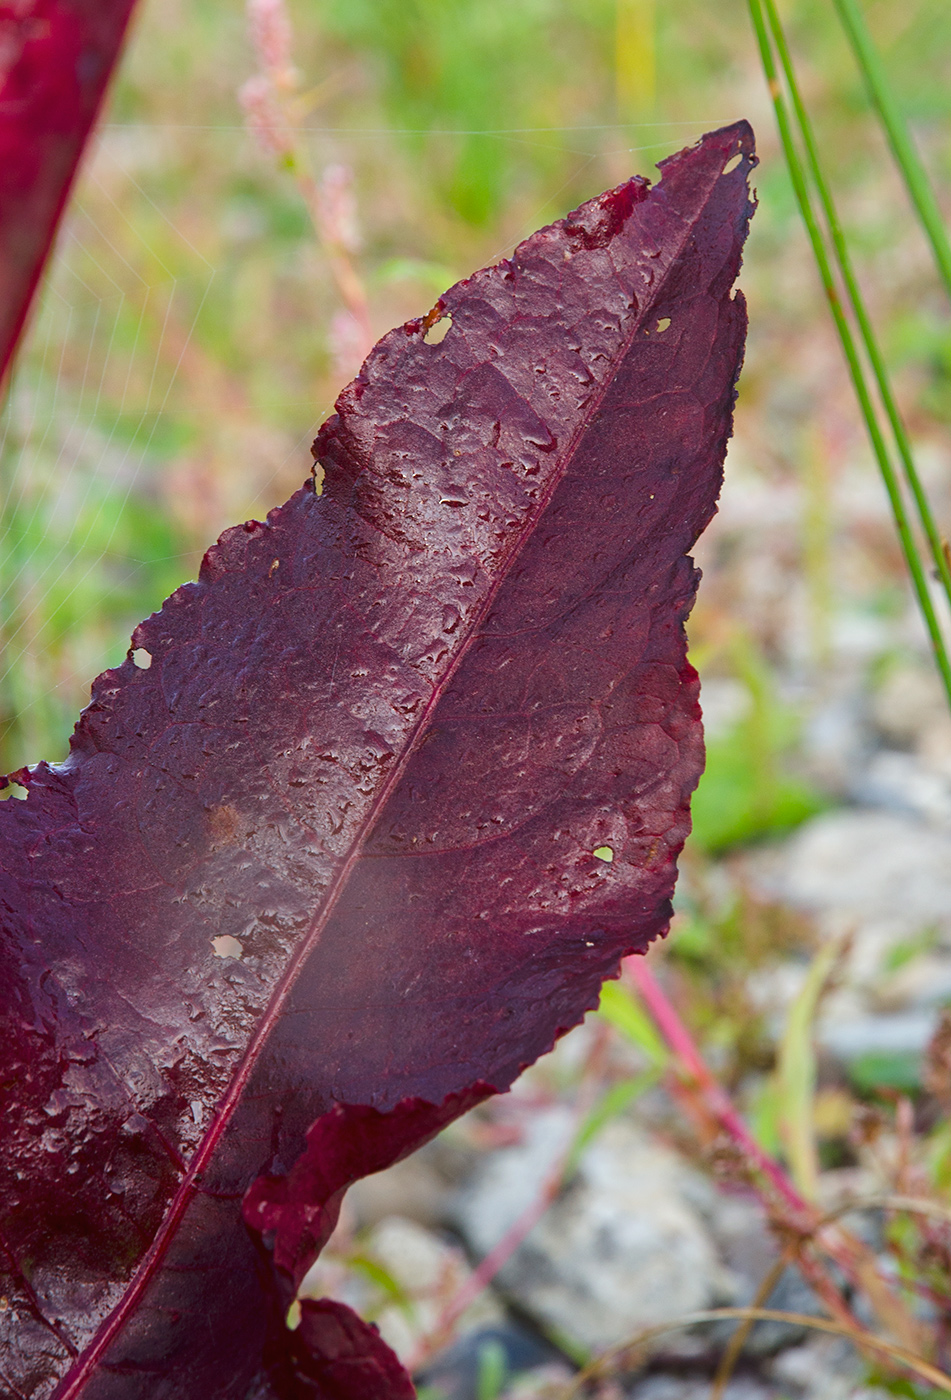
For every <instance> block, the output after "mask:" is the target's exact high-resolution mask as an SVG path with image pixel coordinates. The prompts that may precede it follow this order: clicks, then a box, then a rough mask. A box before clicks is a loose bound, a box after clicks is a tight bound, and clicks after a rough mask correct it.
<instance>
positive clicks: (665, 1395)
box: [625, 1372, 770, 1400]
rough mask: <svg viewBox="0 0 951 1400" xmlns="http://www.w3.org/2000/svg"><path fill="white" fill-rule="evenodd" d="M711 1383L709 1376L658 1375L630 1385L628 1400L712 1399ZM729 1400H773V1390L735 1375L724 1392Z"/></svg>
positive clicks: (758, 1382) (761, 1383)
mask: <svg viewBox="0 0 951 1400" xmlns="http://www.w3.org/2000/svg"><path fill="white" fill-rule="evenodd" d="M710 1389H711V1386H710V1381H709V1379H708V1378H707V1377H705V1376H676V1375H669V1374H665V1373H664V1372H657V1373H655V1374H653V1375H648V1376H643V1377H641V1378H640V1379H639V1380H637V1381H635V1382H634V1384H633V1385H628V1387H627V1389H626V1391H625V1394H626V1396H627V1400H710ZM724 1395H725V1400H769V1396H770V1391H769V1388H768V1387H767V1386H765V1385H764V1384H763V1382H762V1381H759V1380H755V1379H754V1378H753V1377H752V1376H732V1377H731V1378H730V1382H729V1384H728V1385H727V1388H726V1390H725V1392H724Z"/></svg>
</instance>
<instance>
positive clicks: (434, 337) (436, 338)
mask: <svg viewBox="0 0 951 1400" xmlns="http://www.w3.org/2000/svg"><path fill="white" fill-rule="evenodd" d="M451 326H452V317H451V316H450V315H448V314H447V315H445V316H440V317H439V319H438V320H437V321H433V323H432V325H430V326H427V327H426V330H425V332H424V333H423V339H424V340H425V342H426V344H427V345H438V344H439V342H440V341H441V340H445V339H446V336H447V335H448V334H449V330H450V328H451Z"/></svg>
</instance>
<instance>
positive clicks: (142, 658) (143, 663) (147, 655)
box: [132, 647, 152, 671]
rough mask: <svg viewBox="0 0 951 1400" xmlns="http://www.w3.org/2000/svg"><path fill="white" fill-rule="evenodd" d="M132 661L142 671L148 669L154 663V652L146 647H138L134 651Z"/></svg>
mask: <svg viewBox="0 0 951 1400" xmlns="http://www.w3.org/2000/svg"><path fill="white" fill-rule="evenodd" d="M132 662H133V665H135V666H137V667H138V668H139V670H140V671H147V670H148V669H149V667H150V666H151V664H152V653H151V652H150V651H146V649H145V647H136V649H135V651H134V652H133V653H132Z"/></svg>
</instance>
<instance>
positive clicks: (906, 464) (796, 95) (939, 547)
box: [763, 0, 951, 604]
mask: <svg viewBox="0 0 951 1400" xmlns="http://www.w3.org/2000/svg"><path fill="white" fill-rule="evenodd" d="M763 4H764V7H765V10H766V14H767V16H768V19H769V25H770V28H771V29H772V32H773V42H774V43H775V45H776V52H777V54H778V55H779V60H780V63H781V64H782V68H783V74H784V76H785V78H786V86H787V88H788V90H789V97H790V101H791V102H792V107H793V111H794V112H795V114H796V122H797V124H798V126H799V131H800V135H801V137H802V143H803V146H804V148H805V151H806V158H807V161H808V164H809V171H810V174H811V175H812V180H813V184H814V185H815V188H816V192H817V194H818V196H819V200H820V203H821V204H822V209H823V213H824V214H825V219H826V225H827V227H828V231H829V236H830V238H831V240H832V247H833V251H834V253H835V259H836V263H837V265H838V268H839V273H840V276H841V277H842V281H843V283H844V284H845V289H846V291H847V293H848V297H849V302H850V304H851V307H852V312H853V315H854V316H855V320H856V324H857V325H858V328H859V334H860V335H861V337H862V344H863V346H864V347H865V353H866V355H867V356H868V361H869V364H870V365H871V367H872V373H873V375H874V377H875V383H876V385H877V387H878V393H879V398H880V399H881V401H882V407H883V408H884V409H885V413H886V416H887V418H888V421H889V424H890V425H891V429H892V433H893V435H894V438H895V445H896V446H897V448H898V455H899V457H900V458H901V462H902V468H903V470H904V473H905V480H906V481H907V482H908V486H909V489H910V491H911V494H912V496H913V498H914V501H915V506H916V508H917V511H918V518H919V520H920V521H921V528H922V530H923V531H924V533H925V537H926V538H927V540H928V545H929V547H930V550H931V558H932V561H933V564H934V568H935V572H936V574H937V576H938V578H939V579H940V581H941V584H942V586H943V588H944V592H945V595H946V597H947V599H948V602H949V604H951V567H949V564H948V557H947V553H946V551H945V548H944V541H943V539H942V537H941V532H940V530H939V529H938V525H937V522H936V521H935V518H934V513H933V511H932V509H931V504H930V502H929V500H928V496H927V493H926V491H925V489H924V486H923V485H922V483H921V478H920V477H919V475H918V471H917V468H916V467H915V460H914V456H913V454H912V450H911V442H910V440H909V438H908V433H907V431H906V429H905V425H904V423H903V421H902V417H901V414H900V412H899V410H898V405H897V403H896V402H895V396H894V394H893V393H892V388H891V381H890V379H889V375H888V370H887V368H886V365H885V359H884V356H883V355H882V352H881V349H880V348H879V344H878V340H877V339H876V336H875V331H874V329H873V327H872V323H871V319H870V317H869V314H868V310H867V308H866V306H865V300H864V298H863V296H862V293H861V290H860V288H859V285H858V280H857V278H856V276H855V270H854V268H853V266H852V257H851V254H850V253H849V249H848V244H847V243H846V240H845V235H844V234H843V232H842V225H841V223H840V222H839V216H838V212H837V210H836V207H835V201H834V200H833V198H832V192H831V190H830V188H829V182H828V181H827V180H826V178H825V173H824V171H823V169H822V163H821V161H820V159H819V149H818V146H817V143H816V139H815V133H814V131H813V127H812V122H811V121H810V118H809V114H808V112H807V111H806V107H805V103H804V102H803V100H802V94H801V92H800V89H799V84H798V82H797V80H796V73H795V69H794V67H793V63H792V59H791V57H790V53H789V46H788V44H787V42H786V35H785V33H784V31H783V27H782V22H781V20H780V18H779V13H778V11H777V8H776V2H775V0H763Z"/></svg>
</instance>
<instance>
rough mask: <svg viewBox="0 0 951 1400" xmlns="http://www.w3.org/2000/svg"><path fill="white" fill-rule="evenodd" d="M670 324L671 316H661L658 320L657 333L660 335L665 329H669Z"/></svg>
mask: <svg viewBox="0 0 951 1400" xmlns="http://www.w3.org/2000/svg"><path fill="white" fill-rule="evenodd" d="M669 325H670V317H669V316H661V318H660V320H659V321H658V322H657V334H658V335H663V334H664V331H665V330H666V329H667V327H668V326H669Z"/></svg>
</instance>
